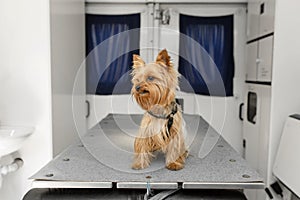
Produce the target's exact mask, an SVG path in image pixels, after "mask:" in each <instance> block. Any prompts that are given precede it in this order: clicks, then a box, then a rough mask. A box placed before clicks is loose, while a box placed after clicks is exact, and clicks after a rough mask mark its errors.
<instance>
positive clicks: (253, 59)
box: [246, 42, 258, 81]
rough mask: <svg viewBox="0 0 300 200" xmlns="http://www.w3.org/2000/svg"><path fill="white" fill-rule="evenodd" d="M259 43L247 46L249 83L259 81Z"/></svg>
mask: <svg viewBox="0 0 300 200" xmlns="http://www.w3.org/2000/svg"><path fill="white" fill-rule="evenodd" d="M257 51H258V42H253V43H250V44H247V56H246V62H247V73H246V80H247V81H256V79H257V56H258V53H257Z"/></svg>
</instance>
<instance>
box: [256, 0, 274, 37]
mask: <svg viewBox="0 0 300 200" xmlns="http://www.w3.org/2000/svg"><path fill="white" fill-rule="evenodd" d="M274 13H275V0H265V1H263V2H261V4H260V23H259V35H260V36H262V35H266V34H269V33H272V32H274Z"/></svg>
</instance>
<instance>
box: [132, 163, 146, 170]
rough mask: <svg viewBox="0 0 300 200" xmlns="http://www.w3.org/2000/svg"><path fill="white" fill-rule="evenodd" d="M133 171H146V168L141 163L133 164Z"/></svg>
mask: <svg viewBox="0 0 300 200" xmlns="http://www.w3.org/2000/svg"><path fill="white" fill-rule="evenodd" d="M131 167H132V169H144V168H146V166H143V165H142V164H141V163H133V164H132V166H131Z"/></svg>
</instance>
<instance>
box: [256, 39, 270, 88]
mask: <svg viewBox="0 0 300 200" xmlns="http://www.w3.org/2000/svg"><path fill="white" fill-rule="evenodd" d="M258 43H259V47H258V60H259V63H258V66H257V80H258V81H264V82H271V79H272V58H273V36H270V37H267V38H264V39H262V40H259V42H258Z"/></svg>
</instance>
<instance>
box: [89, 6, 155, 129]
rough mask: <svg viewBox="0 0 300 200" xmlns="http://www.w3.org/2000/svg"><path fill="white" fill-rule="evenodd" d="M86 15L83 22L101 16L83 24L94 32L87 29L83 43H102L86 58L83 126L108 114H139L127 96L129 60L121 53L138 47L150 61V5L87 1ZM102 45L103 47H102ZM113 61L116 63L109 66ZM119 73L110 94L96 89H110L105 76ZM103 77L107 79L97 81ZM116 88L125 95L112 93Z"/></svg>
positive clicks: (151, 16)
mask: <svg viewBox="0 0 300 200" xmlns="http://www.w3.org/2000/svg"><path fill="white" fill-rule="evenodd" d="M125 8H126V9H125ZM86 14H87V16H86V20H87V21H88V17H90V16H92V17H95V18H96V17H99V16H101V20H100V21H99V20H97V21H96V20H95V21H96V22H95V23H94V21H93V20H91V23H90V24H91V25H89V26H87V27H89V28H90V30H94V31H90V32H91V33H90V34H89V35H90V37H89V38H90V39H89V40H88V37H86V39H87V41H89V42H90V43H87V44H92V45H90V46H92V47H93V46H94V44H98V43H99V41H101V42H100V44H102V46H101V45H100V44H99V47H100V48H99V47H98V45H97V48H96V47H95V48H94V49H92V50H91V52H93V54H90V53H89V56H88V58H87V68H86V72H87V73H86V74H87V76H86V77H87V97H86V98H87V101H88V102H89V108H90V112H89V115H88V118H87V127H88V128H91V127H93V126H94V125H95V124H97V123H98V122H99V121H100V120H101V119H102V118H104V117H105V116H106V115H107V114H108V113H142V111H141V110H140V108H139V107H138V106H137V105H136V104H135V103H134V101H132V97H131V95H130V87H131V85H130V78H131V77H130V75H129V73H130V70H128V68H130V66H131V64H132V63H130V58H127V57H122V55H124V54H127V53H128V52H132V51H133V50H136V48H137V47H139V54H140V56H141V57H142V58H143V59H144V60H145V61H146V62H149V61H150V60H151V61H152V55H153V50H152V48H149V47H152V43H153V30H152V29H149V28H147V27H153V4H130V6H129V5H127V4H109V3H108V4H97V3H88V4H87V5H86ZM133 15H134V16H135V18H134V19H132V18H131V19H130V18H129V17H130V16H133ZM136 16H139V17H138V18H139V20H137V19H136ZM90 19H91V18H90ZM92 19H94V18H92ZM137 21H139V24H138V27H139V28H136V24H135V25H134V26H133V25H132V23H133V22H134V23H137ZM87 24H88V23H87ZM94 24H95V25H94ZM123 27H125V28H123ZM127 29H128V30H127ZM124 30H126V31H124ZM129 30H130V31H129ZM116 33H122V34H116ZM137 33H138V34H137ZM134 36H136V37H134ZM103 44H105V45H106V46H105V47H104V45H103ZM87 47H88V45H87ZM119 58H120V59H119ZM123 58H124V59H123ZM113 62H114V63H116V64H114V65H111V63H113ZM120 65H122V67H123V65H124V66H125V67H126V70H128V71H126V73H120V72H124V71H123V70H124V69H125V68H121V69H120V68H118V69H117V68H114V67H115V66H120ZM108 68H109V69H112V71H110V73H107V74H105V72H106V71H104V70H106V69H108ZM113 70H115V71H113ZM119 74H123V75H122V76H121V78H120V79H118V80H117V82H116V84H115V85H114V86H113V93H111V94H109V95H107V94H105V93H100V92H99V91H104V89H106V88H108V89H110V88H112V84H111V82H110V81H111V80H112V79H110V78H109V77H113V76H114V77H116V76H118V75H119ZM103 77H108V78H104V79H102V80H101V78H103ZM124 78H126V81H122V79H123V80H125V79H124ZM109 79H110V80H109ZM100 81H101V82H100ZM99 83H100V84H99ZM101 84H102V86H101ZM106 84H107V85H106ZM99 85H100V87H99ZM101 87H102V88H101ZM116 90H120V91H125V90H126V94H125V92H124V94H122V95H118V93H117V92H115V91H116ZM94 91H96V92H94ZM116 94H117V95H116Z"/></svg>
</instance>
